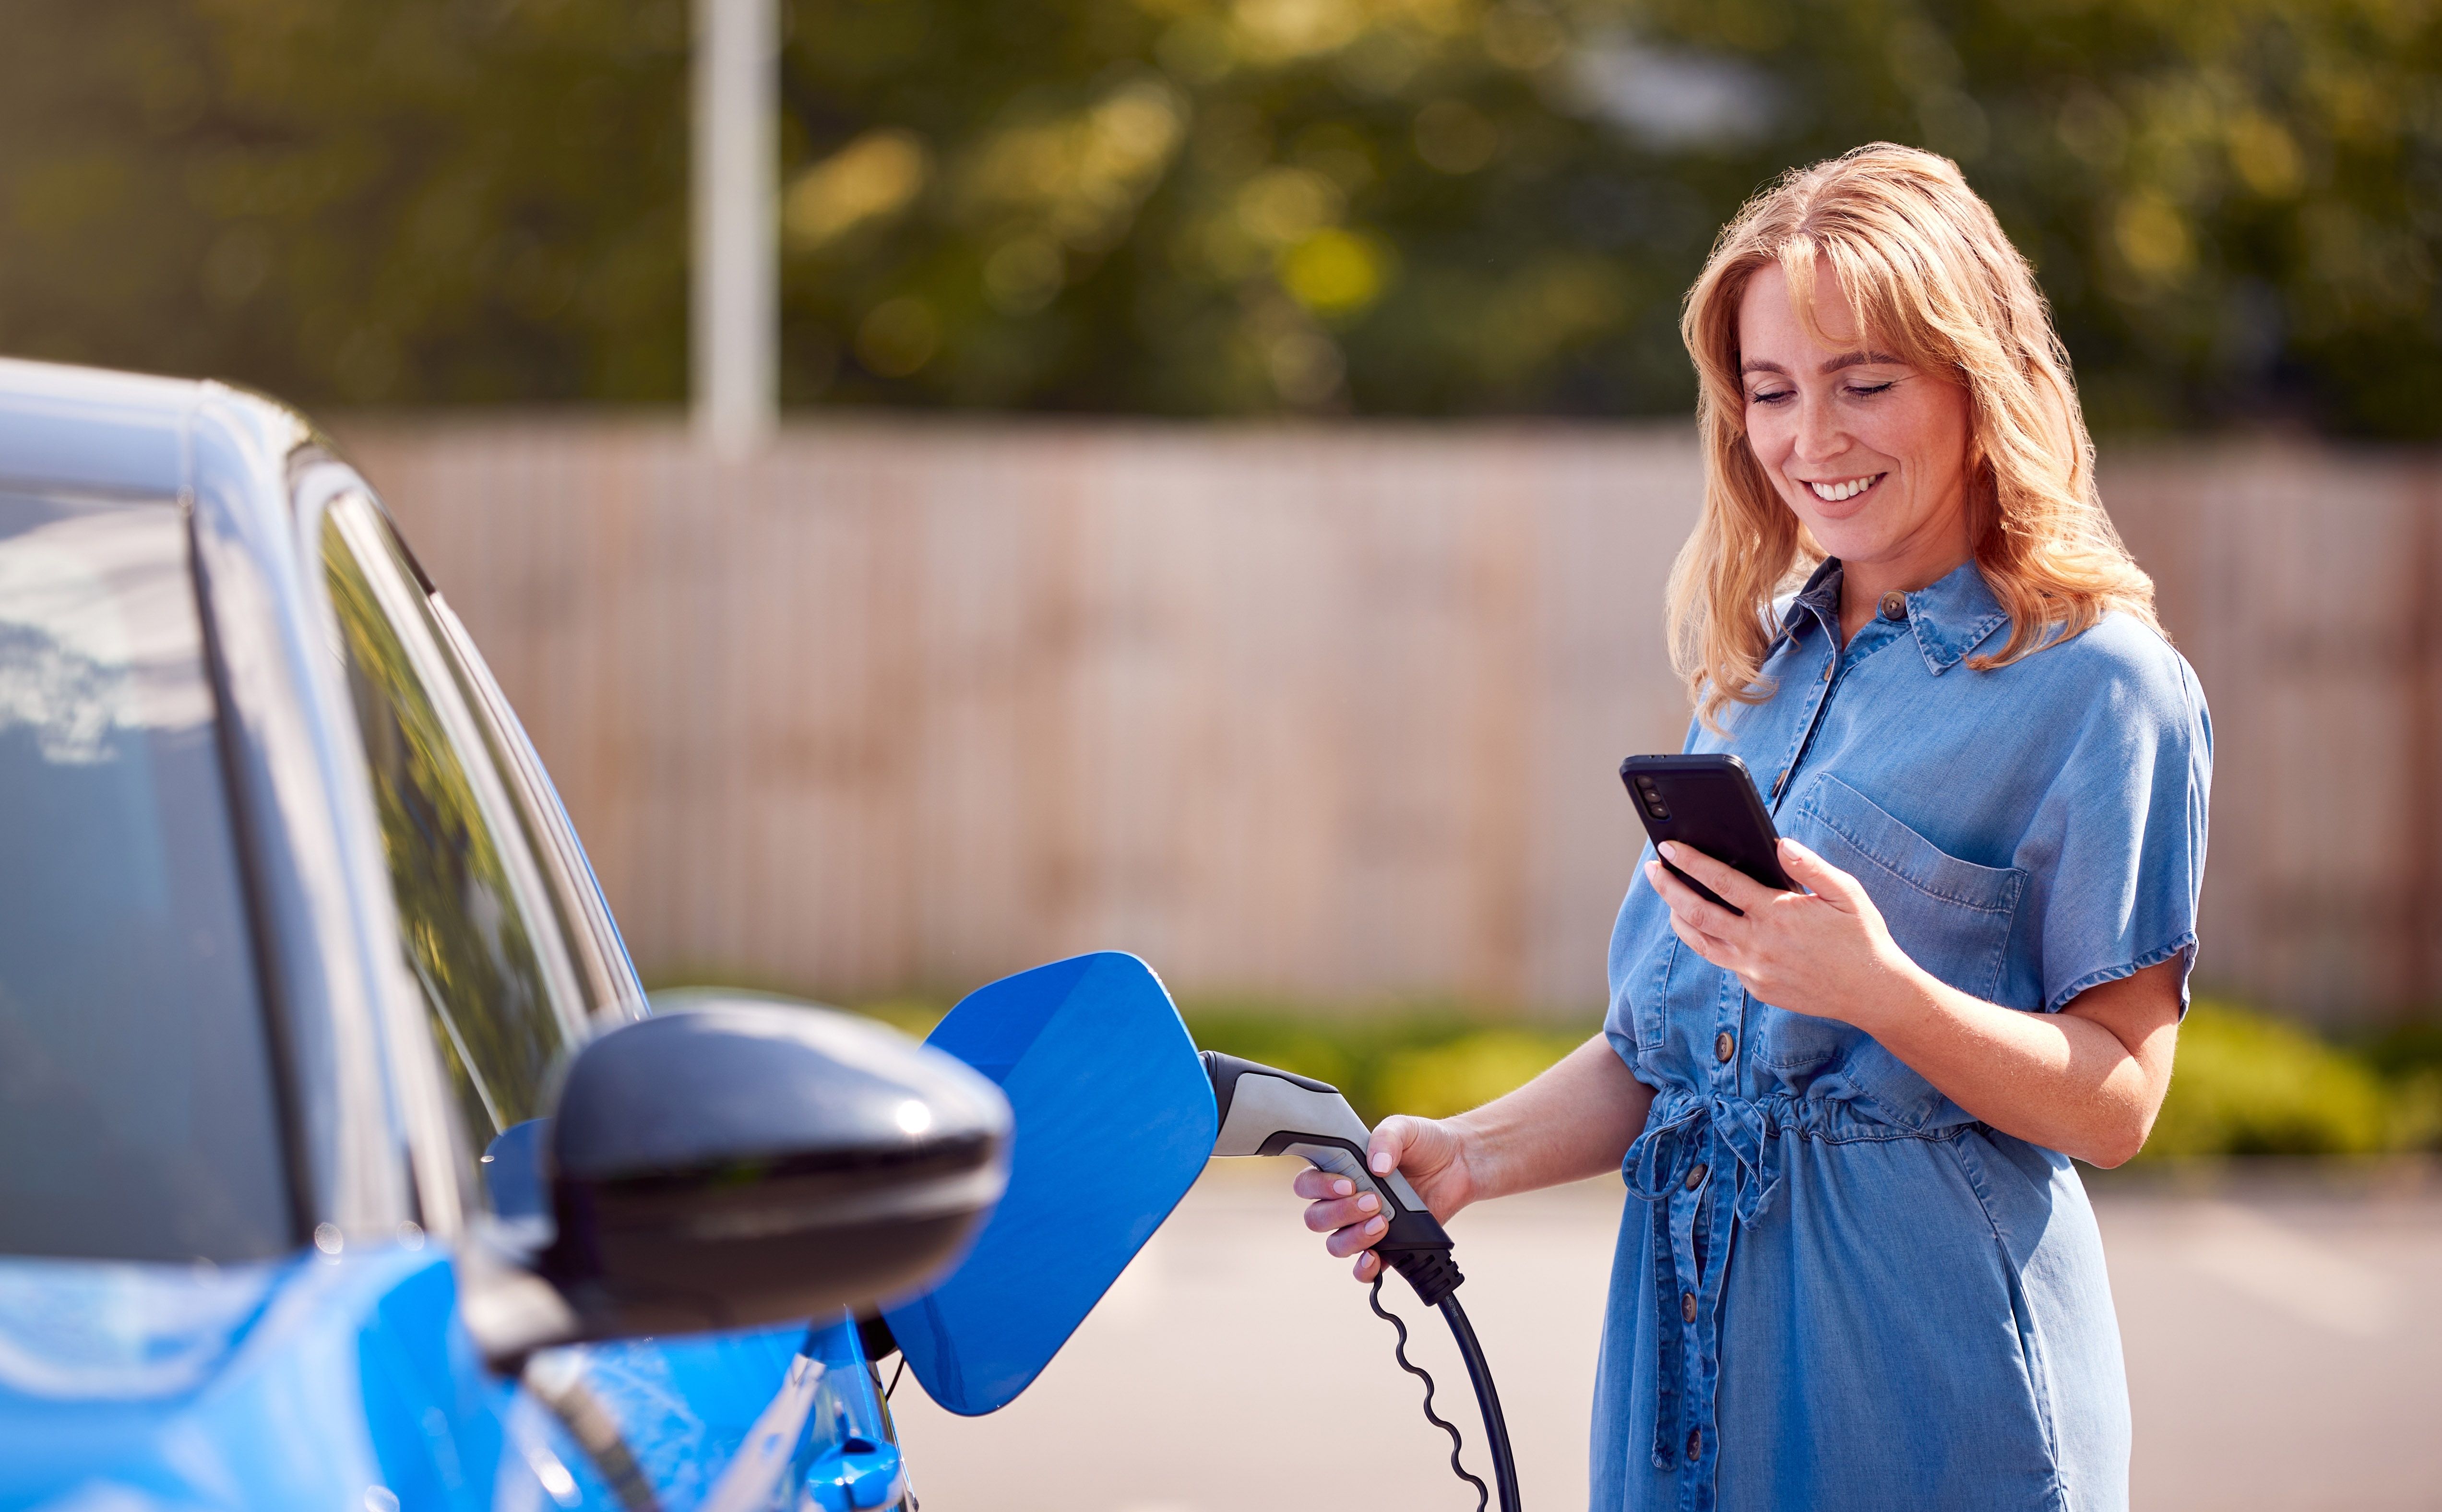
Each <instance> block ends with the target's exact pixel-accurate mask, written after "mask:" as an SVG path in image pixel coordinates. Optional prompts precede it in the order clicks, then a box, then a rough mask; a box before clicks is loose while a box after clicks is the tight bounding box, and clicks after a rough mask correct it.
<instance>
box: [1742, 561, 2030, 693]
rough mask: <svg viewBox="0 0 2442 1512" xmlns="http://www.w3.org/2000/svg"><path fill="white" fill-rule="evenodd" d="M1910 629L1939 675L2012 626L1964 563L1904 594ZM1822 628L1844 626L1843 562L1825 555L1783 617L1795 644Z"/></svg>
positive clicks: (1931, 668) (1827, 631) (1979, 576)
mask: <svg viewBox="0 0 2442 1512" xmlns="http://www.w3.org/2000/svg"><path fill="white" fill-rule="evenodd" d="M1905 597H1906V599H1907V615H1908V628H1909V629H1910V630H1911V631H1913V632H1914V633H1915V635H1916V646H1917V650H1918V652H1919V653H1920V654H1921V655H1923V657H1924V666H1925V670H1926V671H1928V672H1931V673H1933V674H1934V675H1935V676H1937V677H1939V676H1941V674H1942V673H1943V672H1946V671H1948V670H1949V669H1950V668H1951V667H1953V666H1955V665H1958V664H1959V662H1960V661H1961V660H1962V659H1963V658H1965V657H1966V655H1967V653H1968V652H1970V651H1973V650H1974V649H1976V647H1978V646H1981V645H1983V644H1984V642H1985V641H1986V640H1987V639H1988V638H1990V637H1991V635H1992V634H1993V632H1994V631H1995V630H1996V629H1999V628H2001V627H2002V626H2004V625H2007V624H2008V623H2010V614H2009V611H2008V610H2005V609H2003V608H2002V607H2001V601H2000V600H1999V599H1997V598H1995V597H1994V596H1993V590H1992V589H1991V588H1990V587H1989V586H1987V585H1986V583H1985V581H1984V574H1982V573H1980V572H1978V571H1977V569H1976V564H1975V563H1974V562H1972V561H1969V562H1961V563H1960V564H1959V566H1957V567H1954V568H1952V569H1951V570H1950V572H1949V573H1948V574H1946V575H1944V576H1943V577H1942V578H1941V579H1940V580H1939V581H1937V582H1934V583H1932V584H1929V585H1927V586H1926V587H1923V588H1920V589H1918V590H1917V591H1916V592H1913V593H1909V594H1907V595H1905ZM1816 624H1820V625H1821V626H1822V627H1823V628H1824V633H1825V634H1827V635H1832V634H1836V632H1837V629H1838V627H1839V624H1840V559H1839V558H1838V557H1836V556H1827V557H1825V558H1824V559H1823V562H1822V565H1820V566H1818V567H1816V568H1815V569H1814V572H1813V575H1812V576H1810V577H1808V578H1807V579H1806V586H1805V587H1803V588H1801V589H1799V590H1798V591H1797V595H1796V596H1795V598H1793V599H1791V600H1790V601H1789V607H1788V609H1787V610H1784V611H1783V613H1782V614H1781V619H1780V626H1781V631H1782V633H1783V634H1785V635H1787V636H1788V637H1789V638H1790V639H1791V640H1795V639H1797V638H1798V637H1800V636H1802V635H1804V634H1805V633H1806V631H1807V628H1808V627H1809V626H1812V625H1816Z"/></svg>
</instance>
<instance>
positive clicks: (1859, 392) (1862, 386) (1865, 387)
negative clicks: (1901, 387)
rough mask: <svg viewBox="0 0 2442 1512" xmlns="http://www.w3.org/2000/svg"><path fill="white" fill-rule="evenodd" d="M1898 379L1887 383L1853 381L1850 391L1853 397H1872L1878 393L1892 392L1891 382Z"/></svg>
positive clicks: (1894, 380) (1893, 381)
mask: <svg viewBox="0 0 2442 1512" xmlns="http://www.w3.org/2000/svg"><path fill="white" fill-rule="evenodd" d="M1897 381H1898V380H1896V379H1893V380H1890V381H1889V382H1885V383H1852V384H1850V386H1849V392H1850V396H1851V397H1853V398H1858V399H1870V398H1872V397H1873V396H1874V395H1876V394H1878V393H1887V392H1890V388H1891V384H1892V383H1895V382H1897Z"/></svg>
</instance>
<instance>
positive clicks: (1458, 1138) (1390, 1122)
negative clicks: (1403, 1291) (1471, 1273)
mask: <svg viewBox="0 0 2442 1512" xmlns="http://www.w3.org/2000/svg"><path fill="white" fill-rule="evenodd" d="M1365 1163H1366V1166H1367V1168H1368V1169H1369V1170H1371V1171H1372V1172H1373V1173H1374V1174H1375V1175H1377V1176H1383V1175H1390V1174H1391V1173H1392V1172H1394V1171H1396V1172H1398V1173H1399V1174H1400V1175H1404V1176H1406V1177H1407V1178H1408V1185H1410V1186H1412V1187H1413V1188H1415V1189H1416V1195H1417V1196H1419V1197H1422V1198H1423V1199H1424V1202H1425V1206H1426V1207H1427V1208H1428V1209H1430V1210H1431V1212H1432V1215H1433V1216H1434V1217H1435V1218H1438V1219H1440V1220H1441V1221H1442V1222H1444V1223H1448V1222H1449V1219H1450V1216H1451V1215H1452V1214H1453V1213H1455V1212H1457V1211H1459V1210H1460V1209H1461V1208H1464V1207H1466V1206H1467V1204H1468V1203H1470V1202H1473V1201H1474V1200H1475V1199H1476V1197H1477V1195H1478V1194H1479V1193H1477V1192H1476V1191H1475V1183H1474V1181H1473V1179H1472V1177H1471V1175H1470V1174H1469V1172H1468V1170H1467V1136H1466V1131H1465V1130H1464V1129H1463V1128H1462V1127H1461V1126H1460V1125H1459V1123H1458V1120H1455V1119H1418V1118H1411V1117H1409V1116H1408V1115H1406V1114H1396V1115H1394V1116H1393V1117H1391V1118H1387V1119H1384V1120H1382V1126H1381V1127H1380V1128H1377V1129H1376V1130H1375V1131H1374V1139H1373V1142H1372V1143H1371V1145H1370V1146H1369V1147H1368V1148H1367V1150H1366V1157H1365ZM1296 1191H1297V1194H1298V1195H1299V1196H1301V1197H1312V1198H1313V1199H1314V1200H1313V1201H1312V1202H1310V1203H1308V1204H1307V1205H1306V1210H1305V1226H1306V1227H1307V1228H1309V1229H1311V1230H1314V1231H1315V1232H1317V1233H1319V1234H1326V1235H1328V1236H1329V1237H1327V1238H1325V1239H1324V1240H1323V1242H1322V1248H1325V1249H1327V1250H1329V1251H1331V1252H1332V1253H1333V1254H1335V1255H1338V1256H1339V1257H1340V1258H1341V1259H1343V1260H1345V1259H1346V1258H1348V1257H1349V1256H1350V1255H1355V1256H1357V1270H1356V1274H1357V1279H1358V1281H1361V1282H1370V1281H1372V1280H1373V1279H1374V1278H1375V1277H1376V1275H1378V1274H1379V1273H1380V1272H1381V1269H1382V1260H1381V1257H1380V1256H1378V1255H1376V1254H1375V1253H1374V1250H1373V1248H1372V1247H1373V1246H1374V1245H1375V1244H1376V1243H1377V1242H1378V1241H1379V1240H1380V1239H1381V1237H1382V1235H1383V1233H1384V1232H1385V1231H1386V1230H1388V1229H1389V1227H1390V1225H1389V1223H1388V1221H1387V1220H1386V1219H1384V1218H1383V1216H1382V1207H1381V1203H1380V1202H1379V1201H1378V1200H1377V1199H1376V1197H1375V1195H1374V1193H1370V1192H1368V1193H1361V1194H1360V1193H1358V1191H1357V1183H1356V1182H1354V1181H1351V1180H1350V1179H1349V1178H1348V1177H1346V1176H1342V1175H1333V1174H1332V1173H1330V1172H1328V1171H1325V1170H1322V1169H1321V1168H1320V1167H1317V1166H1308V1167H1306V1168H1305V1169H1304V1170H1303V1171H1301V1172H1299V1173H1298V1178H1297V1186H1296Z"/></svg>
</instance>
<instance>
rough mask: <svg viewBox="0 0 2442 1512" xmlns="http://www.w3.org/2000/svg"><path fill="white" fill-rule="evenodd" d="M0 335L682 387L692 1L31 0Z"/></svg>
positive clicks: (374, 385) (17, 91)
mask: <svg viewBox="0 0 2442 1512" xmlns="http://www.w3.org/2000/svg"><path fill="white" fill-rule="evenodd" d="M685 31H686V15H685V11H684V9H683V5H682V4H681V0H655V3H651V4H635V3H632V0H618V3H611V0H528V3H523V4H520V3H519V0H362V3H358V0H347V3H344V4H337V5H331V4H322V3H319V0H18V3H16V4H13V5H11V6H10V8H9V46H8V47H7V48H5V49H0V346H4V347H5V348H6V349H7V350H8V351H9V352H11V353H13V354H16V355H40V356H51V357H61V358H66V359H70V360H81V361H94V362H104V363H113V364H119V365H125V366H133V367H139V368H150V369H155V370H165V371H172V372H189V373H218V374H221V375H224V376H229V377H236V378H241V379H244V380H246V381H248V382H251V383H255V384H257V385H260V386H262V387H265V388H268V389H272V390H274V391H276V392H282V394H284V395H287V396H289V397H293V398H297V399H301V400H308V401H327V400H333V399H337V400H341V401H355V402H365V401H400V402H408V401H414V402H422V401H432V400H454V401H534V400H541V399H560V398H575V397H586V398H594V399H614V400H616V399H654V398H668V397H671V396H673V395H675V394H677V393H678V392H680V389H681V385H682V382H683V355H684V354H683V332H684V327H683V316H684V298H685V289H684V252H685V239H684V224H683V222H684V189H685V180H684V165H685V154H686V137H685V134H684V119H683V92H682V89H681V82H682V79H683V64H684V52H683V46H684V42H685Z"/></svg>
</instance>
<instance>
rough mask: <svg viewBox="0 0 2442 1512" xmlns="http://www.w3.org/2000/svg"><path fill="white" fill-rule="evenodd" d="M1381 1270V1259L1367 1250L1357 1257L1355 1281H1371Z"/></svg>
mask: <svg viewBox="0 0 2442 1512" xmlns="http://www.w3.org/2000/svg"><path fill="white" fill-rule="evenodd" d="M1381 1270H1382V1257H1381V1256H1380V1255H1377V1254H1376V1253H1375V1252H1374V1251H1373V1250H1371V1249H1368V1250H1366V1251H1365V1252H1364V1253H1363V1254H1361V1255H1358V1257H1357V1279H1358V1280H1359V1281H1372V1280H1373V1279H1374V1278H1375V1277H1376V1276H1377V1275H1379V1274H1380V1273H1381Z"/></svg>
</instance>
